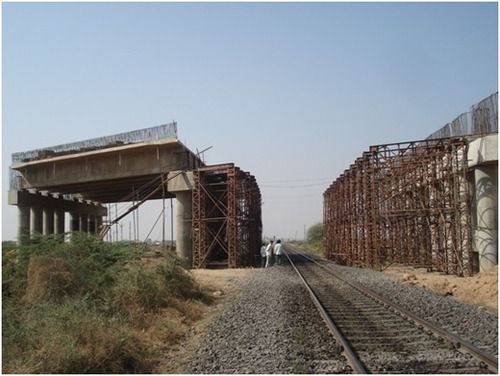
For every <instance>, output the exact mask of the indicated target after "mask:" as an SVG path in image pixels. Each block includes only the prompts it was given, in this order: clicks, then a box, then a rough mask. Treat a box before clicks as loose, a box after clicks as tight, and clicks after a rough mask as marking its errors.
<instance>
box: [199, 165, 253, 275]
mask: <svg viewBox="0 0 500 376" xmlns="http://www.w3.org/2000/svg"><path fill="white" fill-rule="evenodd" d="M193 177H194V187H193V219H192V221H193V224H192V226H193V267H194V268H206V267H229V268H238V267H243V266H250V265H254V264H255V261H256V258H257V257H258V256H259V249H260V243H261V239H262V221H261V194H260V190H259V187H258V185H257V181H256V180H255V177H254V176H252V175H250V174H249V173H248V172H244V171H242V170H240V169H239V168H238V167H235V166H234V164H223V165H213V166H207V167H202V168H198V169H197V170H195V171H194V174H193Z"/></svg>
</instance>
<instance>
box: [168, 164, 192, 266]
mask: <svg viewBox="0 0 500 376" xmlns="http://www.w3.org/2000/svg"><path fill="white" fill-rule="evenodd" d="M168 179H169V180H168V183H167V184H168V186H167V188H168V191H169V192H170V193H173V194H175V199H176V202H175V203H176V211H177V215H176V226H177V230H176V252H177V255H178V256H180V257H182V258H184V259H186V260H187V262H188V265H189V266H190V267H191V266H192V265H193V233H192V218H193V193H192V192H193V186H194V182H193V172H192V171H187V172H183V173H182V174H179V171H173V172H170V173H169V174H168Z"/></svg>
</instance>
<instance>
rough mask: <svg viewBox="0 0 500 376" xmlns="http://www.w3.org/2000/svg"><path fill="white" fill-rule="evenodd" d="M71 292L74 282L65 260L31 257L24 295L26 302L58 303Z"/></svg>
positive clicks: (73, 288)
mask: <svg viewBox="0 0 500 376" xmlns="http://www.w3.org/2000/svg"><path fill="white" fill-rule="evenodd" d="M73 290H75V280H74V277H73V273H72V271H71V268H70V266H69V265H68V263H67V262H66V261H65V260H63V259H61V258H58V257H49V256H33V257H31V259H30V262H29V266H28V277H27V287H26V295H25V299H26V301H27V302H29V303H36V302H44V301H56V302H60V301H61V300H62V299H63V298H64V297H65V296H66V295H68V294H70V293H71V292H72V291H73Z"/></svg>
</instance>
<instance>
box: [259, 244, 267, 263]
mask: <svg viewBox="0 0 500 376" xmlns="http://www.w3.org/2000/svg"><path fill="white" fill-rule="evenodd" d="M264 266H266V243H262V247H260V267H261V268H263V267H264Z"/></svg>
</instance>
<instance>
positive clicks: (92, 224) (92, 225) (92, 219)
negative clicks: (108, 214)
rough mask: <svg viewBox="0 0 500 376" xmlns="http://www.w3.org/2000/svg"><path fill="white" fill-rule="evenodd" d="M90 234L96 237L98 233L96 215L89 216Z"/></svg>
mask: <svg viewBox="0 0 500 376" xmlns="http://www.w3.org/2000/svg"><path fill="white" fill-rule="evenodd" d="M88 231H89V234H91V235H95V233H96V219H95V215H92V214H91V215H89V228H88Z"/></svg>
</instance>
